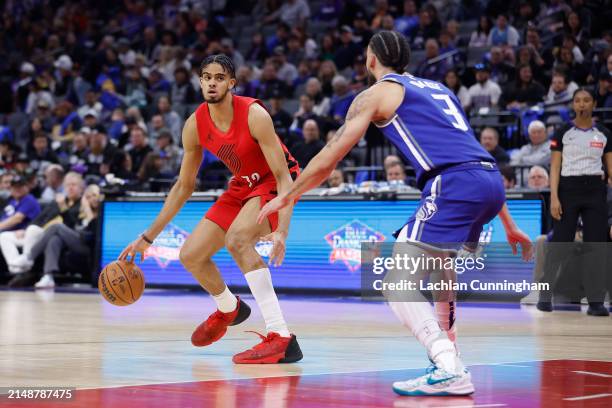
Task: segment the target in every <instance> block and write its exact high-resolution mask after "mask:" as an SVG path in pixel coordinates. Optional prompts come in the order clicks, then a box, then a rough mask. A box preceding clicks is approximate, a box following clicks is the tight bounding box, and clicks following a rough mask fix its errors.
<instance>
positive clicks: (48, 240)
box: [30, 224, 89, 274]
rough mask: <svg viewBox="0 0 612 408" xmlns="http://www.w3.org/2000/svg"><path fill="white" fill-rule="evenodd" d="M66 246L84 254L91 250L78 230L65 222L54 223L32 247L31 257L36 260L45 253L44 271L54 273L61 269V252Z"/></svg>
mask: <svg viewBox="0 0 612 408" xmlns="http://www.w3.org/2000/svg"><path fill="white" fill-rule="evenodd" d="M64 248H70V250H71V251H72V252H75V253H78V254H83V255H87V253H88V252H89V247H88V246H87V245H86V244H85V243H84V242H83V241H82V240H81V236H80V234H79V233H78V232H76V231H75V230H73V229H71V228H69V227H67V226H66V225H64V224H54V225H52V226H50V227H49V228H47V229H46V230H45V233H44V235H43V236H42V238H41V239H40V241H38V243H37V244H36V245H34V246H33V247H32V252H31V258H30V259H32V260H34V259H36V258H38V256H39V255H41V254H43V253H44V254H45V266H44V269H43V270H44V273H45V274H52V273H54V272H57V271H59V259H60V254H61V253H62V250H63V249H64Z"/></svg>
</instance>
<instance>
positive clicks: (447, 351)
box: [429, 334, 463, 374]
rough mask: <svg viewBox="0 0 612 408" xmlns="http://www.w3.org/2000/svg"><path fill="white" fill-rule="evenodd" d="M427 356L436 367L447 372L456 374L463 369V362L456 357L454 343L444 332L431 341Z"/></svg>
mask: <svg viewBox="0 0 612 408" xmlns="http://www.w3.org/2000/svg"><path fill="white" fill-rule="evenodd" d="M429 357H430V358H431V359H432V360H433V361H434V363H435V364H436V366H437V367H439V368H442V369H444V370H445V371H446V372H448V373H452V374H455V373H457V374H458V373H460V372H461V370H463V364H462V363H461V360H459V358H458V357H457V351H456V350H455V345H454V344H453V342H452V341H450V340H449V339H448V338H447V337H446V335H444V334H443V335H442V336H440V338H438V339H437V340H434V341H433V343H431V345H430V347H429Z"/></svg>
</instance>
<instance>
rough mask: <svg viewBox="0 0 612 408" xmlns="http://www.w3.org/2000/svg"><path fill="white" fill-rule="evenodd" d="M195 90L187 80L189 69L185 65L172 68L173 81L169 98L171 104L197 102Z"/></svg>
mask: <svg viewBox="0 0 612 408" xmlns="http://www.w3.org/2000/svg"><path fill="white" fill-rule="evenodd" d="M199 99H200V98H198V95H197V92H196V90H195V89H194V88H193V86H192V85H191V82H190V81H189V71H188V70H187V69H186V68H185V67H178V68H177V69H175V70H174V82H173V83H172V87H171V88H170V100H171V101H172V103H173V104H178V105H191V104H194V103H196V102H198V100H199Z"/></svg>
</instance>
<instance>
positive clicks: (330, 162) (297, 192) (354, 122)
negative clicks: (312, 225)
mask: <svg viewBox="0 0 612 408" xmlns="http://www.w3.org/2000/svg"><path fill="white" fill-rule="evenodd" d="M379 95H380V92H376V88H375V87H372V88H369V89H367V90H365V91H363V92H362V93H360V94H359V95H357V97H356V98H355V99H354V100H353V102H352V103H351V106H350V108H349V110H348V112H347V114H346V119H345V121H344V124H343V125H342V126H341V127H340V129H338V131H337V132H336V134H335V136H334V137H333V138H332V139H331V140H330V141H329V142H327V144H326V145H325V147H324V148H323V149H321V151H320V152H319V153H318V154H317V155H316V156H315V157H314V158H313V159H312V160H311V161H310V162H309V163H308V166H306V169H304V172H303V173H302V174H300V176H299V177H298V178H297V180H296V181H295V182H294V183H293V186H292V187H291V190H290V191H289V193H288V194H287V196H286V198H287V199H288V200H289V201H292V200H295V199H296V198H297V197H299V196H301V195H302V194H304V193H305V192H306V191H308V190H310V189H312V188H315V187H318V186H319V185H321V183H322V182H323V181H325V180H326V179H327V178H328V177H329V175H330V174H331V173H332V171H334V169H335V168H336V166H337V165H338V162H339V161H340V160H342V158H343V157H344V156H346V155H347V154H348V152H349V151H350V150H351V149H352V148H353V146H355V145H356V144H357V142H359V139H361V138H362V136H363V135H364V133H365V132H366V130H367V129H368V126H369V125H370V122H372V121H373V120H375V115H376V113H377V105H378V104H377V98H379Z"/></svg>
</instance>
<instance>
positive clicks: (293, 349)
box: [278, 334, 304, 363]
mask: <svg viewBox="0 0 612 408" xmlns="http://www.w3.org/2000/svg"><path fill="white" fill-rule="evenodd" d="M302 358H304V355H303V354H302V350H301V349H300V345H299V344H298V342H297V337H295V335H294V334H292V335H291V341H290V342H289V345H288V346H287V350H286V351H285V358H282V359H280V360H278V362H279V363H295V362H298V361H300V360H301V359H302Z"/></svg>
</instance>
